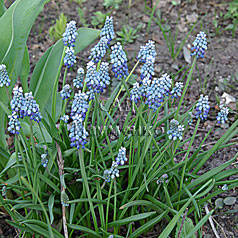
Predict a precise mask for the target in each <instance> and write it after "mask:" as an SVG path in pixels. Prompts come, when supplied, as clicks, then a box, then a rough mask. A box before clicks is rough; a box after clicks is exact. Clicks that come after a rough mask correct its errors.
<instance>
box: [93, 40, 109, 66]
mask: <svg viewBox="0 0 238 238" xmlns="http://www.w3.org/2000/svg"><path fill="white" fill-rule="evenodd" d="M107 47H108V45H107V39H106V37H102V38H101V39H100V41H99V42H98V43H97V44H96V45H95V46H94V47H93V48H92V49H91V55H90V56H89V59H90V60H92V61H93V62H94V63H98V62H99V61H100V60H101V59H102V58H103V57H104V55H105V54H106V52H107Z"/></svg>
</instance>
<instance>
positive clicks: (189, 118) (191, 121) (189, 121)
mask: <svg viewBox="0 0 238 238" xmlns="http://www.w3.org/2000/svg"><path fill="white" fill-rule="evenodd" d="M187 121H188V125H189V126H191V125H192V123H193V113H192V112H189V113H188V119H187Z"/></svg>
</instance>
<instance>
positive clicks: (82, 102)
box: [70, 90, 89, 120]
mask: <svg viewBox="0 0 238 238" xmlns="http://www.w3.org/2000/svg"><path fill="white" fill-rule="evenodd" d="M88 108H89V104H88V96H87V95H86V93H84V92H81V91H80V90H79V92H78V93H76V94H75V95H74V100H73V103H72V107H71V113H70V116H71V118H73V117H74V116H76V115H77V114H79V115H81V117H82V120H84V119H85V117H86V112H87V111H88Z"/></svg>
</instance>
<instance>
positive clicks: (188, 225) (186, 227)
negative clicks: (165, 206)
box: [175, 218, 196, 238]
mask: <svg viewBox="0 0 238 238" xmlns="http://www.w3.org/2000/svg"><path fill="white" fill-rule="evenodd" d="M182 221H183V219H182V218H180V219H179V221H178V223H177V228H176V234H175V237H178V234H179V231H180V229H181V225H182ZM193 229H194V225H193V221H192V220H191V219H190V218H186V219H185V220H184V224H183V226H182V230H181V233H180V237H181V238H185V237H186V235H187V234H189V232H190V231H192V230H193ZM188 238H196V236H195V234H193V235H191V236H189V237H188Z"/></svg>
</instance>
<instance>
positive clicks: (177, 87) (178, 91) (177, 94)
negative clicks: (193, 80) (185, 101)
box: [170, 82, 183, 98]
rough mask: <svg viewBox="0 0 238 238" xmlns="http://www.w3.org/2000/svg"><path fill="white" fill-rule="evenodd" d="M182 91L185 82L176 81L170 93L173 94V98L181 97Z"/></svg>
mask: <svg viewBox="0 0 238 238" xmlns="http://www.w3.org/2000/svg"><path fill="white" fill-rule="evenodd" d="M182 92H183V83H182V82H176V83H175V87H174V88H173V89H172V91H171V92H170V94H171V95H172V98H178V97H181V95H182Z"/></svg>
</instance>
